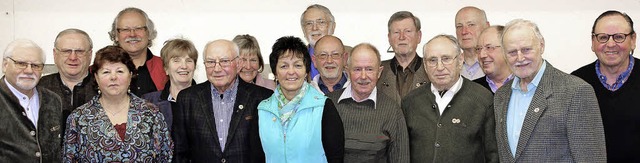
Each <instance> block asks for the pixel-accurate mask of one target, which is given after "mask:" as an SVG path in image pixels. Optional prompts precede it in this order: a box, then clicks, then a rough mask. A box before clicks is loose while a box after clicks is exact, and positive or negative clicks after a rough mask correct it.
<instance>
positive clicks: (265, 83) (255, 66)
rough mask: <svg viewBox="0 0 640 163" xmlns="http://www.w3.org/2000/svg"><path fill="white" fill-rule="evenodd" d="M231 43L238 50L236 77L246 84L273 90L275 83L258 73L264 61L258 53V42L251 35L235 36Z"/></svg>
mask: <svg viewBox="0 0 640 163" xmlns="http://www.w3.org/2000/svg"><path fill="white" fill-rule="evenodd" d="M233 42H235V43H236V44H238V47H239V48H240V61H241V65H242V67H241V69H240V73H238V76H240V78H242V80H244V81H245V82H247V83H253V84H256V85H259V86H261V87H265V88H269V89H271V90H273V89H274V88H276V83H275V82H273V81H272V80H268V79H265V78H263V77H262V75H260V73H262V70H264V61H263V60H262V53H260V45H258V40H256V38H255V37H253V36H251V35H237V36H236V37H235V38H233Z"/></svg>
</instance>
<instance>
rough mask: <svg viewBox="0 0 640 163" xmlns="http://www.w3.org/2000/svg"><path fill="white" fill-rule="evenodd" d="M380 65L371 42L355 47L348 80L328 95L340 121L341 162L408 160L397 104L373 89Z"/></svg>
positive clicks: (378, 55)
mask: <svg viewBox="0 0 640 163" xmlns="http://www.w3.org/2000/svg"><path fill="white" fill-rule="evenodd" d="M323 39H324V38H323ZM380 64H381V63H380V53H379V52H378V50H377V49H376V48H375V47H374V46H373V45H371V44H368V43H363V44H359V45H357V46H355V47H354V48H353V51H352V53H351V55H350V56H349V61H348V72H349V77H350V78H351V81H352V82H351V83H350V84H349V85H347V88H345V89H341V90H338V91H335V92H332V93H330V94H328V96H329V98H331V99H332V101H334V102H335V106H336V107H337V108H338V113H340V118H342V122H343V124H344V129H345V133H346V134H345V135H346V137H345V138H346V141H345V151H346V152H345V162H409V138H408V137H407V126H406V123H405V120H404V115H403V114H402V110H400V104H398V103H397V102H396V101H394V100H393V99H392V98H391V97H390V96H389V95H386V94H384V93H382V92H378V91H377V89H376V83H377V82H378V78H379V77H380V75H381V74H382V73H381V72H382V69H383V67H382V66H380Z"/></svg>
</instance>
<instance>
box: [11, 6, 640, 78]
mask: <svg viewBox="0 0 640 163" xmlns="http://www.w3.org/2000/svg"><path fill="white" fill-rule="evenodd" d="M314 3H318V4H322V5H325V6H327V7H328V8H329V9H331V12H332V13H333V15H334V16H335V18H336V23H337V26H336V31H335V34H334V35H336V36H338V37H339V38H341V39H342V40H343V42H344V43H345V44H346V45H350V46H354V45H356V44H358V43H361V42H369V43H372V44H373V45H375V46H376V47H377V48H378V50H380V51H381V52H382V53H383V54H382V59H383V60H386V59H390V58H392V57H393V54H392V53H386V50H387V48H389V43H388V40H387V21H388V19H389V17H390V16H391V15H392V14H393V13H394V12H396V11H401V10H406V11H411V12H412V13H414V15H416V16H418V17H419V18H420V20H421V22H422V42H421V43H420V45H419V47H418V54H419V55H421V56H422V46H423V45H424V43H426V42H427V41H428V40H429V39H431V38H432V37H433V36H435V35H437V34H442V33H444V34H451V35H454V36H455V28H454V17H455V14H456V12H457V11H458V9H460V8H462V7H464V6H476V7H479V8H481V9H484V10H485V11H486V13H487V17H488V19H489V22H490V23H491V24H492V25H496V24H501V25H504V24H505V23H507V22H509V21H510V20H512V19H516V18H522V19H528V20H532V21H533V22H535V23H537V24H538V26H539V27H540V30H541V32H542V35H543V36H544V37H545V40H546V49H545V52H544V54H543V57H544V58H545V59H547V61H548V62H550V63H551V64H553V65H554V66H555V67H557V68H559V69H560V70H562V71H565V72H567V73H570V72H571V71H573V70H575V69H577V68H579V67H581V66H583V65H586V64H588V63H591V62H593V61H594V60H595V59H596V57H595V55H594V53H593V52H592V51H591V40H590V32H591V26H592V25H593V21H594V20H595V18H596V17H597V16H598V15H599V14H601V13H602V12H604V11H606V10H619V11H622V12H626V13H627V14H629V15H630V16H631V18H632V19H634V20H635V21H636V25H635V26H636V27H635V29H636V30H638V27H637V26H638V25H637V24H638V22H640V0H613V1H611V0H596V1H581V0H537V1H509V0H488V1H476V0H453V1H444V0H421V1H419V0H394V1H391V0H385V1H371V0H368V1H365V0H355V1H344V0H326V1H324V0H311V1H293V0H267V1H262V0H236V1H229V0H227V1H221V0H213V1H210V0H159V1H158V0H112V1H86V0H56V1H35V0H0V49H1V50H2V51H4V50H5V47H6V45H7V44H8V43H9V42H11V41H12V40H14V39H20V38H25V39H31V40H33V41H35V42H36V43H38V44H39V45H40V46H41V47H42V48H43V49H44V51H45V53H46V55H47V61H46V63H48V64H52V63H53V56H52V55H53V53H52V49H53V41H54V38H55V36H56V34H57V33H58V32H59V31H61V30H64V29H66V28H79V29H82V30H85V31H86V32H88V33H89V35H90V36H91V38H92V39H93V42H94V49H93V50H94V52H95V51H97V50H98V49H100V48H102V47H104V46H106V45H110V44H112V42H111V40H110V39H109V35H108V34H107V32H108V31H109V30H110V28H111V23H112V21H113V19H114V17H115V16H116V14H117V13H118V12H119V11H120V10H122V9H124V8H126V7H130V6H131V7H138V8H141V9H143V10H145V11H146V12H147V14H149V17H150V18H151V19H152V20H153V21H154V22H155V24H156V29H157V30H158V37H157V38H156V39H155V40H154V46H153V47H151V51H152V52H153V53H154V54H155V55H159V53H160V49H161V48H162V43H163V42H164V41H165V40H168V39H171V38H175V37H184V38H187V39H190V40H192V41H193V42H194V44H195V45H196V47H197V48H198V51H199V52H200V56H202V49H203V48H204V45H205V44H206V43H207V42H209V41H212V40H216V39H229V40H231V39H232V38H233V37H234V36H235V35H238V34H250V35H253V36H255V37H256V38H257V39H258V42H259V43H260V46H261V49H262V54H263V57H265V60H266V62H268V59H267V58H268V55H269V53H270V52H271V46H272V45H273V43H274V42H275V40H276V39H277V38H279V37H282V36H286V35H293V36H297V37H300V38H301V39H303V40H304V37H303V34H302V29H301V28H300V15H301V14H302V12H303V11H304V9H305V8H306V7H307V6H309V5H311V4H314ZM638 47H640V46H638ZM267 69H268V68H267ZM195 79H196V81H197V82H203V81H205V80H206V75H205V71H204V66H203V64H202V58H201V57H200V58H199V60H198V62H197V68H196V75H195Z"/></svg>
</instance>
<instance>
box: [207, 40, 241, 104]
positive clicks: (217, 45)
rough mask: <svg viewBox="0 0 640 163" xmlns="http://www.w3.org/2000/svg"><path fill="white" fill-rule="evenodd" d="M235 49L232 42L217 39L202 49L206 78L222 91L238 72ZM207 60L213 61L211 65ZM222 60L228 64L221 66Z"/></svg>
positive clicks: (229, 84)
mask: <svg viewBox="0 0 640 163" xmlns="http://www.w3.org/2000/svg"><path fill="white" fill-rule="evenodd" d="M237 55H238V52H237V49H235V48H234V43H233V42H231V41H228V40H218V41H214V42H212V43H209V44H208V45H207V48H206V49H205V51H204V62H205V69H206V71H207V79H208V80H209V82H211V83H213V86H214V87H215V88H216V89H217V90H218V91H219V92H224V91H225V90H227V88H229V87H230V86H231V84H232V83H233V82H234V81H235V79H236V75H237V74H238V62H237V61H238V59H237ZM207 62H215V63H214V64H213V65H212V66H211V67H209V66H207V65H206V63H207ZM222 62H227V63H228V64H229V65H227V66H223V65H221V64H222Z"/></svg>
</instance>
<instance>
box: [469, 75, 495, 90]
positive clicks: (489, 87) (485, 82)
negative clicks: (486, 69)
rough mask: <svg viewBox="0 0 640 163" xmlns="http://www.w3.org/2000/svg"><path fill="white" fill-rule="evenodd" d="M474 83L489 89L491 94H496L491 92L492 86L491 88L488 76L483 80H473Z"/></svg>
mask: <svg viewBox="0 0 640 163" xmlns="http://www.w3.org/2000/svg"><path fill="white" fill-rule="evenodd" d="M473 82H475V83H478V84H480V85H481V86H482V87H485V88H487V90H489V92H491V93H492V94H495V93H494V92H493V91H491V86H489V82H487V76H486V75H485V76H483V77H481V78H478V79H476V80H473Z"/></svg>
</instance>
